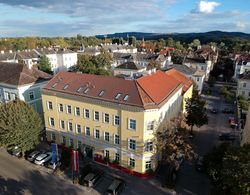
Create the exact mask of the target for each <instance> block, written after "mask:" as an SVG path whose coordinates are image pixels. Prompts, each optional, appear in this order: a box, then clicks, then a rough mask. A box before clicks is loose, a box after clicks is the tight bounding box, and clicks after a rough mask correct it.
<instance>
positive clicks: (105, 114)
mask: <svg viewBox="0 0 250 195" xmlns="http://www.w3.org/2000/svg"><path fill="white" fill-rule="evenodd" d="M103 121H104V123H109V114H108V113H104V116H103Z"/></svg>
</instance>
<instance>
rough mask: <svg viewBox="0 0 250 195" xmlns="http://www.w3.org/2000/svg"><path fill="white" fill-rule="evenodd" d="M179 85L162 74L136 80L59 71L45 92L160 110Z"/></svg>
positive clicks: (176, 81) (171, 78)
mask: <svg viewBox="0 0 250 195" xmlns="http://www.w3.org/2000/svg"><path fill="white" fill-rule="evenodd" d="M66 85H68V86H67V88H66V89H64V88H65V86H66ZM182 86H183V84H182V83H181V82H180V81H178V80H176V79H175V78H173V77H171V76H168V75H167V74H165V73H164V72H161V71H157V72H156V73H154V74H152V75H148V76H144V77H141V78H139V79H137V80H125V79H122V78H117V77H111V76H101V75H92V74H77V73H70V72H60V73H58V74H57V75H56V76H55V77H54V78H53V79H51V80H50V81H49V82H48V84H47V85H46V86H45V87H44V90H45V91H46V90H48V91H57V92H61V93H66V94H71V95H76V96H83V97H87V98H91V99H99V100H103V101H108V102H113V103H118V104H125V105H131V106H136V107H141V108H144V109H149V108H158V107H160V106H161V105H160V104H161V103H162V102H163V101H164V100H166V99H167V98H168V97H171V96H172V95H173V92H174V91H175V90H177V89H180V88H181V87H182ZM102 91H103V92H102ZM100 93H101V94H102V95H101V96H100ZM118 94H119V95H118Z"/></svg>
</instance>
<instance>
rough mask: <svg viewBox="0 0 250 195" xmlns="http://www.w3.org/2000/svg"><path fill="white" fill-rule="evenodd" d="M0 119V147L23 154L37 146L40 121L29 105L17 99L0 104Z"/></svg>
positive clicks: (40, 127) (40, 126) (40, 128)
mask: <svg viewBox="0 0 250 195" xmlns="http://www.w3.org/2000/svg"><path fill="white" fill-rule="evenodd" d="M0 119H1V120H0V146H3V147H6V148H12V147H14V146H17V147H18V148H20V149H21V150H22V152H25V151H27V150H30V149H32V148H34V146H35V145H37V144H38V142H39V134H40V133H41V130H42V120H41V118H40V116H39V114H38V113H37V112H35V110H34V109H33V108H32V106H30V105H29V104H26V103H25V102H23V101H21V100H19V99H17V100H15V101H11V102H9V103H4V104H1V106H0Z"/></svg>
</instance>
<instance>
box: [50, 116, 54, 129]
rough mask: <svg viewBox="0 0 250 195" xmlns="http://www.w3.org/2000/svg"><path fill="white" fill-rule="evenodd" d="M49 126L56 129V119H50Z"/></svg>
mask: <svg viewBox="0 0 250 195" xmlns="http://www.w3.org/2000/svg"><path fill="white" fill-rule="evenodd" d="M49 125H50V126H51V127H54V126H55V120H54V118H52V117H50V118H49Z"/></svg>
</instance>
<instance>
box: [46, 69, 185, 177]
mask: <svg viewBox="0 0 250 195" xmlns="http://www.w3.org/2000/svg"><path fill="white" fill-rule="evenodd" d="M183 86H184V84H183V83H182V82H181V81H179V80H177V79H175V78H174V77H173V76H169V75H167V74H166V73H165V72H161V71H157V72H156V73H153V74H151V75H148V76H144V77H141V78H139V79H137V80H125V79H122V78H116V77H108V76H100V75H91V74H79V73H69V72H61V73H59V74H57V75H56V76H55V77H54V78H53V79H52V80H51V81H50V82H49V83H48V84H47V85H46V86H45V87H44V88H43V90H42V101H43V107H44V118H45V126H46V135H47V139H48V141H55V142H56V143H58V144H65V145H66V146H68V147H69V146H72V147H73V148H81V149H83V151H84V153H85V154H86V155H88V156H89V157H91V158H93V159H95V160H100V159H103V158H104V157H106V158H108V159H109V160H110V162H112V161H114V160H116V161H117V162H119V164H120V165H121V166H122V167H127V168H128V167H129V168H130V169H133V171H135V172H138V173H142V174H143V173H145V172H147V170H149V169H153V170H154V169H155V168H156V166H157V162H158V155H157V152H156V148H155V143H154V133H155V131H156V129H157V126H158V125H159V124H160V123H161V122H162V120H163V119H164V118H166V117H167V118H171V117H174V116H176V115H177V114H178V113H179V112H180V110H181V106H182V90H183Z"/></svg>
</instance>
